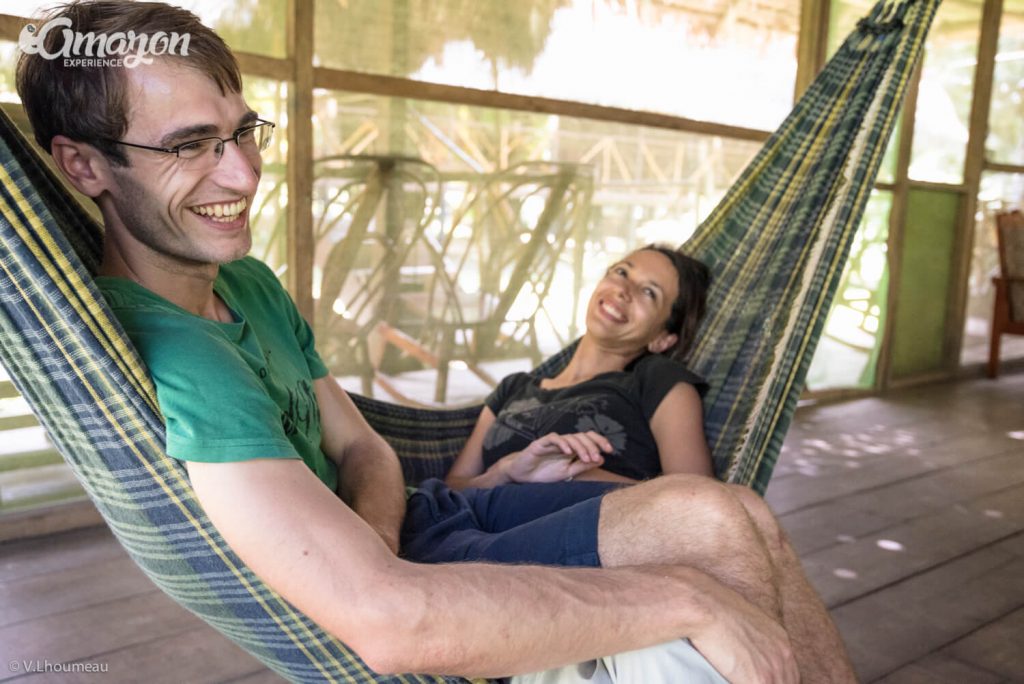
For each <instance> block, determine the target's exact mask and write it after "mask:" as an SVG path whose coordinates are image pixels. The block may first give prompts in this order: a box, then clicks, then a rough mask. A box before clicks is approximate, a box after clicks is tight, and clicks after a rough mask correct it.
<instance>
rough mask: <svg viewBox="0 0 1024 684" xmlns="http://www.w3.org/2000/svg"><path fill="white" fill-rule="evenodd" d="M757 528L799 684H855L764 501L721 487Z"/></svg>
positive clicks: (839, 643)
mask: <svg viewBox="0 0 1024 684" xmlns="http://www.w3.org/2000/svg"><path fill="white" fill-rule="evenodd" d="M727 486H728V487H729V490H730V492H732V494H733V495H735V496H736V498H737V500H739V502H740V503H741V504H742V506H743V507H744V508H745V509H746V511H747V514H748V515H749V516H750V519H751V520H752V521H753V523H754V525H755V526H756V527H757V530H758V532H759V533H760V534H761V538H762V539H763V540H764V543H765V548H767V550H768V555H769V557H770V558H771V560H772V564H773V565H774V566H775V569H776V576H777V577H778V589H779V595H780V597H781V599H782V624H783V626H784V627H785V628H786V632H787V633H788V634H789V638H790V640H791V641H792V643H793V650H794V652H795V654H796V658H797V663H798V664H799V666H800V672H801V674H802V677H803V681H804V682H808V683H810V684H814V683H815V682H856V677H855V676H854V674H853V667H852V665H851V664H850V660H849V657H848V656H847V653H846V648H845V646H844V645H843V639H842V637H841V636H840V635H839V630H838V629H837V628H836V625H835V623H834V622H832V619H831V618H830V617H829V614H828V609H827V608H826V607H825V604H824V603H823V602H822V600H821V597H820V596H818V592H816V591H815V590H814V588H813V587H812V586H811V584H810V582H809V581H808V580H807V576H806V575H805V574H804V571H803V567H802V566H801V564H800V559H799V558H798V557H797V555H796V552H795V551H794V550H793V547H792V545H791V544H790V543H789V539H788V538H787V537H786V533H785V532H784V531H783V530H782V527H781V526H780V525H779V522H778V520H776V518H775V515H774V514H773V513H772V512H771V509H769V508H768V505H767V504H766V503H765V502H764V500H763V499H762V498H761V497H760V496H758V495H757V494H756V493H754V492H753V491H752V490H750V489H749V488H747V487H742V486H739V485H727Z"/></svg>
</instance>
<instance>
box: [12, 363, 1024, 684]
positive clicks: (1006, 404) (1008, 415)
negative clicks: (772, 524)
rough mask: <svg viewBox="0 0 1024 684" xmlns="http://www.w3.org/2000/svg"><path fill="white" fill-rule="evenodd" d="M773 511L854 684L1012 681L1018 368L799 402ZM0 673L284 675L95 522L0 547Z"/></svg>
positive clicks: (1023, 449) (1019, 485) (216, 678)
mask: <svg viewBox="0 0 1024 684" xmlns="http://www.w3.org/2000/svg"><path fill="white" fill-rule="evenodd" d="M768 501H769V502H770V503H771V505H772V507H773V508H774V509H775V510H776V511H777V512H778V514H779V515H780V516H781V520H782V522H783V523H784V525H785V527H786V528H787V529H788V530H789V532H790V534H791V536H792V538H793V541H794V544H795V546H796V548H797V550H798V551H799V552H800V555H801V558H802V559H803V561H804V564H805V567H806V568H807V571H808V573H809V575H810V577H811V579H812V581H813V582H814V584H815V585H816V586H817V587H818V588H819V590H820V591H821V592H822V594H823V596H824V597H825V600H826V602H827V603H828V605H829V607H830V609H831V611H832V614H833V615H834V616H835V619H836V621H837V622H838V624H839V627H840V629H841V631H842V633H843V636H844V638H845V639H846V642H847V644H848V647H849V649H850V653H851V655H852V658H853V661H854V663H855V666H856V669H857V673H858V675H859V677H860V679H861V680H862V681H865V682H873V681H883V682H888V683H897V682H899V683H910V682H949V683H956V684H963V683H964V682H978V683H988V682H1024V374H1020V373H1018V374H1016V375H1011V376H1007V377H1005V378H1003V379H1001V380H999V381H996V382H993V381H987V380H975V381H969V382H962V383H957V384H947V385H932V386H928V387H924V388H918V389H913V390H907V391H901V392H898V393H894V394H892V395H890V396H889V397H886V398H883V399H864V400H858V401H852V402H846V403H840V404H831V405H825V406H821V407H809V408H803V409H801V410H800V412H799V414H798V418H797V421H796V422H795V424H794V426H793V428H792V429H791V431H790V433H789V435H788V437H787V440H786V445H785V449H784V452H783V456H782V458H781V460H780V462H779V465H778V467H777V469H776V476H775V478H774V479H773V481H772V484H771V487H770V488H769V492H768ZM27 661H32V662H31V663H29V662H27ZM36 661H39V662H36ZM70 661H76V662H82V663H90V664H93V665H94V666H95V667H105V668H106V670H107V671H106V672H105V673H99V674H88V673H79V674H73V673H67V672H51V673H49V674H28V675H27V674H25V673H24V672H23V670H24V669H25V667H26V665H29V664H31V665H33V666H36V667H37V666H38V665H44V666H45V665H47V664H49V666H50V669H51V670H52V669H54V667H55V665H56V664H58V663H65V662H70ZM37 669H38V667H37ZM0 680H2V681H17V682H19V683H21V682H49V681H53V682H74V681H95V682H105V683H110V682H147V683H153V682H169V683H171V682H173V683H181V682H246V683H249V684H256V683H262V682H273V681H280V680H278V679H277V678H276V676H274V675H272V674H271V673H269V672H268V671H266V670H265V669H264V668H262V666H261V665H260V664H259V663H257V662H256V661H255V660H253V659H252V658H251V657H249V656H248V655H246V654H244V653H242V652H241V651H240V650H239V649H238V648H237V647H235V646H234V645H232V644H231V643H229V642H228V641H227V640H225V639H224V638H223V637H221V636H220V635H218V634H216V633H215V632H213V631H212V630H211V629H209V628H207V627H206V626H205V625H203V624H202V623H201V622H199V621H198V620H197V619H196V618H194V617H192V616H191V615H190V614H189V613H187V612H185V611H184V610H182V609H180V608H178V607H177V606H176V605H175V604H173V603H171V602H170V601H169V600H168V599H166V598H165V597H164V596H163V595H162V594H160V593H159V592H158V591H157V590H156V589H155V588H154V587H153V586H152V585H151V584H150V583H149V582H148V580H147V579H146V578H145V577H144V576H143V575H142V574H141V572H139V571H138V570H137V569H136V568H135V567H134V566H133V565H132V564H131V562H130V561H129V560H128V558H127V557H126V555H125V554H124V552H123V551H122V550H121V549H120V547H119V546H118V544H117V543H116V542H115V541H114V540H113V539H112V538H111V536H110V534H109V533H107V532H106V531H105V530H104V529H92V530H89V531H85V532H76V533H67V534H63V535H58V536H53V537H49V538H42V539H36V540H31V541H21V542H13V543H9V544H6V545H2V546H0Z"/></svg>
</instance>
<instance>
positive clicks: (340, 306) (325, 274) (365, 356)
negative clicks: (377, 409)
mask: <svg viewBox="0 0 1024 684" xmlns="http://www.w3.org/2000/svg"><path fill="white" fill-rule="evenodd" d="M440 191H441V184H440V176H439V174H438V172H437V169H435V168H434V167H433V166H431V165H430V164H428V163H427V162H425V161H423V160H422V159H416V158H411V157H402V156H396V155H337V156H332V157H327V158H324V159H319V160H317V162H316V181H315V183H314V185H313V205H314V213H315V215H316V224H315V226H314V233H315V237H316V241H317V246H316V261H317V264H322V266H321V269H320V270H321V273H322V275H321V278H320V287H319V297H317V301H316V311H315V324H314V325H315V332H316V336H317V341H318V345H317V346H318V348H319V350H320V354H321V356H322V357H323V359H324V361H325V363H327V366H328V367H329V368H330V369H331V372H332V373H335V374H339V375H345V374H349V373H358V374H359V375H360V376H361V377H362V381H363V392H364V393H366V394H372V383H373V380H374V375H375V371H376V368H377V367H378V366H379V359H378V358H375V357H379V355H380V353H381V344H380V343H379V341H377V338H378V337H379V329H380V328H381V327H385V326H387V323H386V322H387V321H388V320H390V317H391V315H392V306H393V303H394V301H395V298H396V296H397V294H398V289H399V288H400V284H401V280H402V272H403V269H404V268H406V267H407V264H408V262H410V260H411V259H410V255H411V254H412V252H413V250H414V248H415V247H416V246H417V245H418V244H419V241H420V240H421V238H422V237H423V233H424V230H425V229H426V227H427V225H428V224H429V223H430V222H431V221H432V220H433V219H434V218H435V216H436V213H437V210H438V205H439V195H440Z"/></svg>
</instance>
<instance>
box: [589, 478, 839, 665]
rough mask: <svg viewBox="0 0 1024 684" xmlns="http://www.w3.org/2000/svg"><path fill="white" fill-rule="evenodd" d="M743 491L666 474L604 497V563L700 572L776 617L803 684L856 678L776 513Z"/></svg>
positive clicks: (601, 540)
mask: <svg viewBox="0 0 1024 684" xmlns="http://www.w3.org/2000/svg"><path fill="white" fill-rule="evenodd" d="M740 490H741V488H737V487H733V486H730V485H724V484H722V483H721V482H717V481H715V480H710V479H708V478H704V477H699V476H686V475H666V476H662V477H659V478H657V479H654V480H651V481H649V482H645V483H641V484H639V485H636V486H635V487H628V488H625V489H622V490H619V491H616V492H612V493H610V494H608V495H607V496H606V497H605V498H604V501H603V502H602V505H601V519H600V523H599V527H598V552H599V554H600V556H601V563H602V565H604V566H606V567H614V566H623V565H647V564H658V563H669V564H680V565H687V566H690V567H694V568H696V569H699V570H701V571H703V572H705V573H707V574H709V575H711V576H712V577H715V578H716V579H718V580H719V581H721V582H722V583H723V584H725V585H726V586H728V587H730V588H732V589H734V590H736V591H737V592H739V593H740V594H741V595H742V596H744V597H745V598H747V599H748V600H749V601H751V603H753V604H754V605H756V606H758V607H759V608H761V609H762V610H764V611H765V612H766V613H767V614H769V615H772V616H774V617H776V618H777V619H779V620H780V622H781V623H782V625H783V626H784V627H785V628H786V630H787V633H789V635H790V639H791V641H792V643H793V648H794V652H795V654H796V658H797V662H798V663H799V665H800V670H801V674H802V676H803V679H804V681H805V682H818V681H823V682H833V681H842V680H843V679H844V678H845V679H846V680H848V681H854V679H853V673H852V670H851V668H850V665H849V661H848V659H847V658H846V653H845V649H844V648H843V646H842V640H841V639H840V638H839V634H838V631H837V630H836V629H835V626H834V625H833V624H832V621H831V619H830V618H829V616H828V612H827V611H826V610H825V607H824V605H823V604H822V603H821V600H820V599H819V598H818V597H817V594H816V593H815V591H814V589H813V588H812V587H811V586H810V584H809V583H808V582H807V580H806V578H805V577H804V574H803V569H802V567H801V566H800V562H799V560H798V559H797V558H796V554H795V553H794V552H793V551H792V548H791V547H790V546H789V544H788V542H786V541H785V537H784V535H783V533H782V531H781V529H779V526H778V524H777V523H776V522H775V519H774V516H773V515H772V514H771V512H770V511H769V510H768V508H767V506H765V505H764V503H763V502H761V501H760V498H759V497H758V496H757V495H756V494H754V493H753V492H750V491H749V490H746V491H745V492H744V491H740ZM748 495H749V496H748Z"/></svg>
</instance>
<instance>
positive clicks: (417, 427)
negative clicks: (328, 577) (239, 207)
mask: <svg viewBox="0 0 1024 684" xmlns="http://www.w3.org/2000/svg"><path fill="white" fill-rule="evenodd" d="M937 5H938V0H883V2H880V3H879V4H878V6H876V7H875V8H874V10H873V11H872V12H871V14H870V15H869V16H868V17H867V18H865V19H864V20H862V21H861V23H860V24H859V25H858V27H857V30H856V31H855V32H854V33H853V34H852V35H851V36H850V37H849V38H848V39H847V40H846V42H845V43H844V44H843V46H842V47H841V48H840V49H839V51H838V52H837V54H836V56H835V57H834V58H833V59H832V61H831V62H830V63H829V64H828V66H827V67H826V68H825V70H824V71H823V72H822V73H821V74H820V76H819V77H818V79H817V80H816V81H815V83H814V84H813V86H812V87H811V88H810V89H809V90H808V92H807V93H806V94H805V95H804V96H803V98H802V99H801V100H800V102H799V103H798V104H797V106H796V108H795V109H794V111H793V113H792V114H791V115H790V116H789V117H788V118H787V119H786V121H785V122H784V123H783V124H782V126H781V128H780V129H779V131H778V132H777V133H776V134H775V135H773V136H772V137H771V139H770V140H769V141H768V142H767V143H766V145H765V146H764V149H763V150H762V151H761V152H760V153H759V154H758V155H757V157H756V158H755V159H754V160H753V161H752V162H751V164H750V166H749V167H748V169H747V170H746V171H745V172H744V173H743V175H742V176H741V177H740V178H739V180H738V181H737V182H736V184H735V186H734V187H733V189H732V191H731V192H730V193H729V194H728V195H727V196H726V197H725V199H724V200H723V201H722V203H721V205H720V206H719V207H718V208H717V209H716V210H715V211H714V213H713V214H712V215H711V216H710V217H709V218H708V220H707V221H706V222H705V223H704V224H703V226H702V227H701V228H700V230H699V231H698V232H697V234H696V235H695V236H694V237H693V238H692V239H691V240H690V242H689V243H688V244H687V249H688V250H689V251H690V252H692V253H694V254H695V255H696V256H698V257H700V258H701V259H703V260H705V261H706V262H708V263H709V265H710V266H711V268H712V272H713V273H714V274H715V285H714V287H713V289H712V292H711V298H710V302H709V311H710V312H711V314H710V315H709V317H708V320H707V321H706V322H705V324H704V327H703V330H702V332H701V334H700V337H699V339H700V343H699V345H698V347H697V348H696V350H695V352H694V354H693V355H692V358H691V364H692V365H693V366H694V368H695V369H696V370H697V371H698V372H700V373H701V374H703V375H704V376H705V377H706V378H707V379H708V380H709V382H710V383H711V387H712V390H711V392H710V393H709V394H708V396H707V397H706V399H705V404H706V413H707V415H706V418H707V421H706V422H707V432H708V438H709V441H710V444H711V447H712V450H713V452H714V457H715V462H716V467H717V470H718V472H719V473H720V475H721V476H722V477H723V478H724V479H728V480H730V481H732V482H739V483H744V484H748V485H751V486H753V487H755V488H756V489H757V490H758V491H762V492H763V490H764V487H765V486H766V484H767V481H768V477H769V475H770V473H771V469H772V466H773V465H774V462H775V459H776V457H777V455H778V452H779V449H780V447H781V442H782V438H783V434H784V432H785V430H786V428H787V427H788V424H789V422H790V420H791V418H792V415H793V411H794V408H795V404H796V400H797V397H798V395H799V392H800V389H801V387H802V384H803V380H804V377H805V375H806V372H807V367H808V365H809V363H810V359H811V353H812V351H813V349H814V347H815V343H816V341H817V339H818V337H819V336H820V334H821V330H822V327H823V325H824V320H825V316H826V313H827V312H828V309H829V305H830V302H831V300H832V296H833V293H834V291H835V289H836V287H837V284H838V282H839V279H840V275H841V272H842V269H843V263H844V261H845V259H846V255H847V252H848V251H849V247H850V243H851V241H852V238H853V235H854V232H855V230H856V228H857V225H858V223H859V221H860V218H861V215H862V214H863V211H864V207H865V204H866V202H867V199H868V193H869V192H870V190H871V186H872V183H873V181H874V178H875V174H876V172H877V170H878V168H879V165H880V163H881V159H882V154H883V152H884V147H885V144H886V141H887V140H888V138H889V134H890V132H891V130H892V128H893V122H894V120H895V118H896V113H897V109H898V105H899V103H900V101H901V98H902V95H903V92H904V90H905V88H906V84H907V81H908V79H909V77H910V74H911V72H912V70H913V68H914V65H915V64H916V63H917V60H918V57H919V55H920V53H921V49H922V45H923V41H924V36H925V33H926V31H927V27H928V26H929V24H930V22H931V18H932V16H933V15H934V13H935V10H936V7H937ZM0 179H2V187H0V269H2V271H0V361H2V362H3V364H4V366H5V367H6V368H7V369H8V371H9V373H10V375H11V376H12V378H13V380H14V382H15V384H16V386H17V387H18V389H19V390H20V391H21V393H22V394H23V395H24V396H25V398H26V399H27V400H28V402H29V403H30V404H31V406H32V407H33V409H34V411H35V412H36V414H37V415H38V417H39V419H40V421H41V422H42V423H43V425H44V426H45V427H46V429H47V431H48V432H49V434H50V436H51V438H52V439H53V441H54V442H55V444H57V446H58V448H59V449H60V451H61V453H62V454H63V456H64V458H65V459H66V460H67V462H68V463H69V465H70V466H71V468H72V469H73V470H74V472H75V474H76V475H77V476H78V478H79V479H80V480H81V482H82V483H83V485H84V487H85V489H86V491H87V493H88V494H89V495H90V497H91V498H92V499H93V501H94V502H95V504H96V506H97V508H98V509H99V511H100V512H101V513H102V515H103V517H104V518H105V519H106V521H107V523H108V524H109V526H110V528H111V529H112V530H113V532H114V534H115V535H116V536H117V538H118V539H119V540H120V541H121V543H122V544H123V545H124V547H125V548H126V549H127V551H128V553H129V554H130V555H131V556H132V558H133V559H134V560H135V561H136V562H137V563H138V564H139V565H140V566H141V567H142V569H143V570H144V571H145V572H146V573H147V575H148V576H149V577H150V578H151V579H152V580H153V582H155V583H156V584H157V585H158V586H159V587H160V588H161V589H163V590H164V591H165V592H167V593H168V594H169V595H170V596H171V597H173V598H174V599H175V600H177V601H178V602H179V603H181V604H182V605H184V606H185V607H186V608H188V609H189V610H191V611H192V612H194V613H196V614H197V615H198V616H199V617H201V618H202V619H204V620H206V621H207V622H209V623H210V624H211V625H213V626H214V627H215V628H217V629H218V630H220V631H221V632H223V633H224V634H225V635H227V636H228V637H229V638H230V639H232V640H234V641H235V642H236V643H238V644H239V645H240V646H241V647H242V648H244V649H245V650H247V651H249V652H250V653H252V654H253V655H254V656H256V657H257V658H259V659H260V660H261V661H263V662H264V663H266V664H267V666H269V667H270V668H271V669H273V670H275V671H276V672H278V673H280V674H281V675H282V676H284V677H286V678H287V679H289V680H292V681H297V682H319V681H350V682H371V681H403V682H427V681H434V682H445V681H461V680H459V679H457V678H451V677H434V676H425V675H406V676H402V677H396V678H383V677H379V676H377V675H375V674H374V673H373V672H371V671H370V670H369V669H368V668H367V667H366V666H365V664H364V663H363V662H362V661H361V660H360V659H359V657H358V656H357V655H355V654H354V653H353V652H352V651H351V650H350V649H349V648H348V647H347V646H345V645H344V644H343V643H341V642H339V641H337V640H336V639H334V638H333V637H331V636H330V635H328V634H327V633H325V632H324V631H323V630H322V629H321V628H320V627H319V626H318V625H316V624H315V623H313V622H312V621H311V620H310V619H309V618H307V617H306V616H304V615H302V614H301V613H300V612H299V611H298V610H296V609H295V608H294V607H293V606H291V605H290V604H289V603H288V602H287V601H285V600H284V599H282V598H281V597H280V596H278V595H277V594H276V593H275V592H274V591H272V590H271V589H269V588H268V587H267V586H266V585H264V584H263V583H262V582H261V581H260V580H259V579H258V578H257V577H256V576H255V575H254V574H253V573H252V571H251V570H249V568H247V567H246V566H245V565H244V564H243V563H242V562H241V560H240V559H239V558H238V557H237V556H236V555H235V554H234V553H233V552H232V551H231V549H230V548H229V547H228V546H227V544H226V543H225V542H224V540H223V539H222V538H221V536H220V535H219V534H218V533H217V531H216V530H215V529H214V528H213V526H212V525H211V524H210V522H209V520H208V519H207V518H206V516H205V515H204V513H203V511H202V509H201V507H200V506H199V504H198V503H197V501H196V499H195V497H194V495H193V493H192V490H191V488H190V486H189V483H188V480H187V478H186V476H185V471H184V468H183V467H182V466H181V464H180V463H178V462H177V461H175V460H173V459H171V458H169V457H167V456H166V454H165V453H164V427H163V424H162V422H161V419H160V414H159V409H158V406H157V402H156V393H155V391H154V389H153V386H152V384H151V381H150V379H149V377H148V375H147V373H146V371H145V368H144V366H143V364H142V363H141V361H140V360H139V358H138V356H137V355H136V353H135V351H134V349H133V348H132V346H131V343H130V342H129V341H128V339H127V337H125V335H124V333H123V332H122V330H121V328H120V326H119V325H118V324H117V322H116V321H115V319H114V318H113V317H112V315H111V314H110V311H109V309H108V308H107V307H106V305H105V303H104V301H103V299H102V297H101V296H100V295H99V293H98V291H97V290H96V288H95V286H94V285H93V282H92V274H94V273H95V272H96V268H97V266H98V263H99V258H100V253H101V231H100V228H99V226H97V225H96V224H95V223H94V222H93V221H92V220H91V219H89V218H88V216H87V215H86V214H85V213H84V212H83V211H82V209H81V207H79V206H78V205H77V204H76V203H75V202H74V200H73V199H71V198H70V197H69V196H68V195H67V194H66V193H65V192H64V190H63V189H62V187H61V186H60V184H59V183H58V182H57V181H56V180H55V179H54V178H53V177H52V176H51V175H50V173H49V172H48V170H47V169H46V166H45V164H44V163H43V162H42V161H41V160H40V159H39V158H38V157H37V156H36V155H35V153H34V152H33V150H32V149H31V148H30V147H29V146H28V144H27V143H26V141H25V140H24V138H23V137H22V136H21V135H20V134H19V133H18V131H17V129H16V128H15V127H14V125H13V124H12V122H11V121H10V119H8V118H7V117H6V115H4V116H0ZM570 353H571V349H567V350H565V351H563V352H561V353H560V354H558V355H556V356H555V357H553V358H552V359H550V360H549V361H548V362H546V364H545V366H543V367H542V368H544V369H545V370H552V369H555V368H558V367H559V366H560V365H561V364H564V363H565V361H566V359H567V358H568V355H569V354H570ZM356 401H357V403H358V405H359V407H360V409H361V410H362V411H363V412H364V414H365V415H366V417H367V419H368V420H369V421H370V423H371V424H372V425H373V426H374V427H375V428H376V429H377V430H378V431H379V432H380V433H381V434H382V435H383V436H384V437H385V438H386V439H388V441H389V442H390V443H391V444H392V446H393V447H394V448H395V450H396V451H397V452H398V453H399V456H400V458H401V460H402V464H403V469H404V472H405V475H406V478H407V479H408V480H409V481H410V482H416V481H419V480H421V479H423V478H425V477H429V476H441V475H443V474H444V472H445V470H446V468H447V467H448V465H449V464H450V462H451V459H452V458H453V457H454V456H455V454H457V452H458V450H459V448H460V447H461V445H462V443H463V441H464V440H465V438H466V437H467V436H468V434H469V431H470V430H471V428H472V426H473V423H474V421H475V418H476V414H477V411H478V410H479V407H475V408H471V409H460V410H449V411H434V410H424V409H414V408H407V407H400V406H394V405H390V404H386V403H383V402H378V401H374V400H371V399H366V398H363V397H356Z"/></svg>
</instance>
